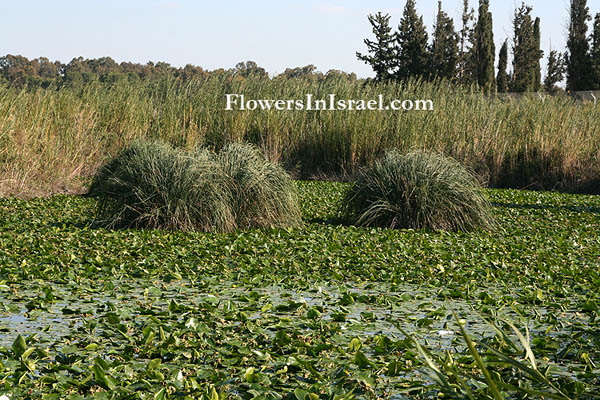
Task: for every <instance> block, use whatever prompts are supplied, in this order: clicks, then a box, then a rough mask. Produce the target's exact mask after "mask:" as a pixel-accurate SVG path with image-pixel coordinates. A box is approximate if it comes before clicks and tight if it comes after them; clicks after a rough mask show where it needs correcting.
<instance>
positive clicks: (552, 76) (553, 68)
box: [544, 50, 565, 93]
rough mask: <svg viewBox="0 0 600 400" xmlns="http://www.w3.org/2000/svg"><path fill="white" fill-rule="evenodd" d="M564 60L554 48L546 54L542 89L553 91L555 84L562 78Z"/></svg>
mask: <svg viewBox="0 0 600 400" xmlns="http://www.w3.org/2000/svg"><path fill="white" fill-rule="evenodd" d="M564 75H565V61H564V58H563V55H562V54H561V53H558V52H557V51H556V50H551V51H550V54H548V68H547V72H546V78H545V79H544V90H545V91H546V92H549V93H553V92H555V91H556V90H557V88H556V84H557V83H558V82H561V81H562V80H563V79H564Z"/></svg>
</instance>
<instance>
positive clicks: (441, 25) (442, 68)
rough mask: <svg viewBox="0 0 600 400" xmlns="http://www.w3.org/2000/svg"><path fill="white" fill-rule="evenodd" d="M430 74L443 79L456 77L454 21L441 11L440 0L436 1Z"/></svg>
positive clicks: (456, 50) (456, 60)
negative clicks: (436, 8) (436, 11)
mask: <svg viewBox="0 0 600 400" xmlns="http://www.w3.org/2000/svg"><path fill="white" fill-rule="evenodd" d="M430 54H431V72H430V74H431V76H432V77H438V78H445V79H452V80H453V79H455V78H456V67H457V64H458V35H457V33H456V31H455V30H454V21H452V18H450V17H448V14H446V13H445V12H444V11H442V2H441V1H438V13H437V17H436V19H435V25H434V34H433V43H432V45H431V52H430Z"/></svg>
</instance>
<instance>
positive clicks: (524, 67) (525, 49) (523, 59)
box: [511, 3, 540, 92]
mask: <svg viewBox="0 0 600 400" xmlns="http://www.w3.org/2000/svg"><path fill="white" fill-rule="evenodd" d="M531 10H532V8H531V7H530V6H528V5H526V4H525V3H522V4H521V6H520V7H519V8H517V9H516V10H515V14H514V17H513V29H514V37H513V77H512V81H511V91H513V92H530V91H534V90H535V84H536V68H537V67H538V65H539V54H540V51H539V47H536V46H537V43H536V38H535V33H534V22H533V21H532V19H531Z"/></svg>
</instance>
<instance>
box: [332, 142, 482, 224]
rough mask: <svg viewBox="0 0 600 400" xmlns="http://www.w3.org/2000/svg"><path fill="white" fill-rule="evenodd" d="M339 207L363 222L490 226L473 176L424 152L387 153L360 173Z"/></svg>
mask: <svg viewBox="0 0 600 400" xmlns="http://www.w3.org/2000/svg"><path fill="white" fill-rule="evenodd" d="M342 209H343V212H344V213H345V214H346V215H347V216H348V218H350V219H352V220H353V221H354V223H356V224H357V225H362V226H379V227H384V228H392V229H394V228H408V229H430V230H436V231H439V230H446V231H471V230H474V229H479V228H483V229H489V228H491V227H492V226H493V218H492V214H491V210H490V204H489V202H488V201H487V199H486V198H485V196H484V194H483V190H482V188H481V186H480V184H479V183H478V181H477V179H476V178H475V177H474V176H473V175H472V174H471V173H469V172H468V171H467V170H466V169H465V168H463V167H462V166H461V165H460V164H459V163H458V162H456V161H454V160H452V159H449V158H445V157H443V156H439V155H436V154H431V153H424V152H411V153H407V154H401V153H399V152H397V151H388V152H386V153H385V155H384V156H383V158H382V159H381V160H378V161H376V162H375V163H374V164H373V166H371V167H368V168H365V169H363V170H362V171H361V172H360V173H359V174H358V178H357V180H356V181H355V182H354V184H353V185H352V187H351V188H350V190H349V191H348V192H347V194H346V197H345V199H344V201H343V205H342Z"/></svg>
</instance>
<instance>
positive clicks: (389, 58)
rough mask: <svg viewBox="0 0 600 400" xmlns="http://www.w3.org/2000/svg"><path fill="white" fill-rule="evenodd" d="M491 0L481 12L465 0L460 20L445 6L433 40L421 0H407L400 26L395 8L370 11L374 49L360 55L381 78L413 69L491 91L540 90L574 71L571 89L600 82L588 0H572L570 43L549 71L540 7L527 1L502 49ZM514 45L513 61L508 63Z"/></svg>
mask: <svg viewBox="0 0 600 400" xmlns="http://www.w3.org/2000/svg"><path fill="white" fill-rule="evenodd" d="M489 6H490V1H489V0H479V7H478V9H477V12H475V9H474V8H472V7H471V6H470V4H469V0H463V11H462V18H461V24H460V26H459V27H458V28H457V27H455V24H454V20H453V19H452V18H450V17H449V16H448V14H447V13H446V12H444V10H443V8H442V2H441V1H439V2H438V12H437V16H436V18H435V22H434V25H433V34H432V40H431V42H430V41H429V37H428V33H427V29H426V27H425V24H424V23H423V17H422V16H420V15H418V13H417V10H416V1H415V0H407V1H406V5H405V7H404V11H403V15H402V18H401V20H400V24H399V26H398V29H397V30H393V29H392V26H391V24H390V18H391V17H390V15H389V14H383V13H381V12H379V13H377V14H372V15H369V16H368V20H369V23H370V24H371V27H372V31H373V35H374V36H375V38H374V40H371V39H368V38H367V39H365V40H364V43H365V45H366V46H367V53H360V52H357V53H356V56H357V57H358V59H359V60H362V61H364V62H365V63H367V64H368V65H370V66H371V68H372V69H373V71H374V72H375V78H374V79H375V80H376V81H390V80H394V81H402V80H404V79H407V78H410V77H417V78H420V79H424V80H434V79H447V80H449V81H452V82H456V83H459V84H467V85H469V84H475V85H477V86H479V87H480V88H481V89H483V90H484V91H486V92H488V93H489V92H493V91H497V92H501V93H502V92H537V91H540V90H542V89H543V90H545V91H549V92H553V91H556V90H559V88H558V87H557V84H558V83H560V82H561V81H563V80H564V78H565V76H566V79H567V85H566V87H567V90H570V91H581V90H599V89H600V13H598V14H596V16H595V19H594V23H593V28H592V31H591V32H590V33H589V34H588V22H589V21H591V19H592V18H591V15H590V10H589V7H588V6H587V0H570V14H569V29H568V38H567V49H566V51H565V52H564V53H563V52H558V51H556V50H551V51H550V52H549V54H548V58H547V70H546V75H545V77H544V79H543V80H542V73H541V67H540V61H541V59H542V58H543V57H544V52H543V51H542V50H541V49H540V45H541V43H540V37H541V32H540V18H539V17H534V16H533V15H532V12H533V8H532V7H531V6H529V5H527V4H526V3H524V2H523V3H521V5H520V6H519V7H517V8H516V9H515V11H514V14H513V19H512V25H513V27H512V28H513V36H512V38H510V39H508V38H507V39H505V40H504V42H503V43H502V46H501V47H500V51H499V53H498V62H497V64H496V47H495V42H494V34H493V17H492V13H491V12H490V10H489ZM509 46H510V50H512V52H511V53H512V69H511V70H510V71H509Z"/></svg>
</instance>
